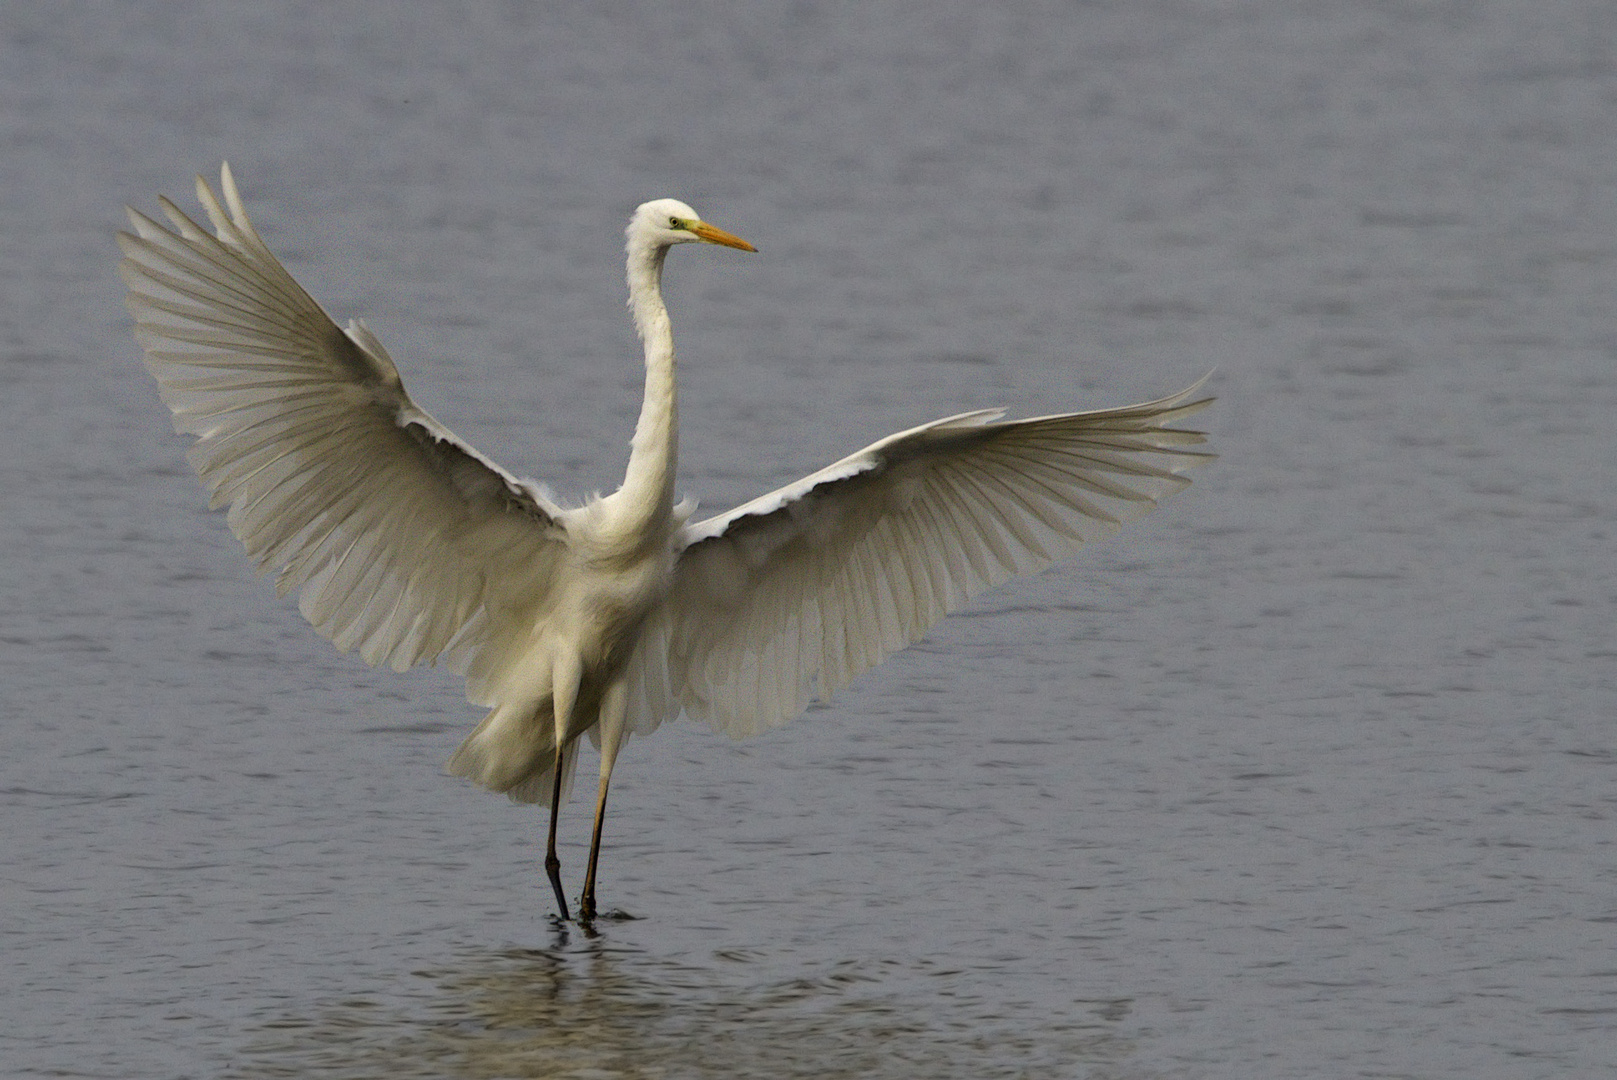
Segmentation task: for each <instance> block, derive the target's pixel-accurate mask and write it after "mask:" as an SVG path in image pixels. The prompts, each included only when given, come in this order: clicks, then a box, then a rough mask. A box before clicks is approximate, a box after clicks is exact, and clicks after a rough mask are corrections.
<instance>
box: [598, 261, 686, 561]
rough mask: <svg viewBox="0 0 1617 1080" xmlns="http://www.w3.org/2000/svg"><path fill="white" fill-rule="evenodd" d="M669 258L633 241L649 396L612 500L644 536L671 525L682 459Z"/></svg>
mask: <svg viewBox="0 0 1617 1080" xmlns="http://www.w3.org/2000/svg"><path fill="white" fill-rule="evenodd" d="M667 254H668V248H667V247H665V246H663V245H658V244H652V243H649V242H647V241H645V240H641V239H639V238H635V239H631V240H630V241H629V268H628V277H629V307H630V308H631V309H632V310H633V312H634V325H635V329H636V330H638V331H639V332H640V340H641V341H642V342H643V343H644V344H645V348H646V396H645V400H644V402H642V403H641V406H640V421H639V423H637V424H635V428H634V440H633V441H632V442H631V443H630V447H631V449H630V452H629V468H628V470H627V471H626V472H625V473H624V476H623V486H622V487H620V488H619V489H618V490H617V493H616V494H615V495H614V496H613V497H612V498H613V501H614V503H615V504H616V506H615V507H614V509H615V510H616V511H617V513H616V514H614V517H615V518H616V520H617V523H618V524H619V526H620V527H622V528H624V529H625V530H628V531H631V532H633V533H638V534H640V535H642V536H644V534H645V533H647V532H649V531H651V530H654V529H660V528H662V527H665V526H666V524H667V523H668V522H669V521H670V518H671V514H672V511H673V505H674V470H675V468H676V466H677V464H678V458H679V402H678V399H677V396H676V391H675V387H674V376H675V371H674V331H673V327H672V325H671V324H670V323H669V321H668V308H667V307H665V306H664V305H663V293H662V273H663V257H664V256H666V255H667Z"/></svg>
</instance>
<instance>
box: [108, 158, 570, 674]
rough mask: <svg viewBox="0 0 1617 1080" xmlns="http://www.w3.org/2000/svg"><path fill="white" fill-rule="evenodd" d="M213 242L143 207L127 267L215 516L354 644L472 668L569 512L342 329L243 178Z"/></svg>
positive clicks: (226, 188)
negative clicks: (257, 211) (461, 435)
mask: <svg viewBox="0 0 1617 1080" xmlns="http://www.w3.org/2000/svg"><path fill="white" fill-rule="evenodd" d="M220 180H221V185H220V187H221V191H222V193H223V201H222V202H221V200H220V198H219V196H218V195H216V194H215V193H214V191H213V189H212V188H210V187H209V186H208V184H207V183H206V182H205V181H204V180H202V178H200V177H198V179H197V197H198V199H199V200H200V201H201V203H202V205H203V208H204V210H205V211H206V212H207V216H208V220H209V222H210V223H211V224H212V226H213V228H214V232H213V233H209V232H208V231H206V230H205V229H203V228H202V227H201V226H200V225H198V224H197V223H196V222H195V221H193V220H192V219H191V218H190V217H188V216H187V215H186V214H185V213H184V212H182V211H181V210H180V209H179V208H178V207H176V206H175V205H174V204H173V203H172V202H170V201H169V200H167V199H161V200H159V202H160V205H161V207H162V210H163V214H164V216H165V217H166V218H167V219H168V225H166V226H165V225H163V224H160V223H159V222H157V221H156V220H154V219H153V218H150V217H147V216H146V215H144V214H141V213H138V212H136V211H134V210H131V211H130V212H129V220H130V224H131V226H132V228H133V232H131V233H120V234H119V243H120V245H121V246H122V248H123V251H124V255H125V258H124V261H123V263H122V264H121V265H120V268H119V269H120V273H121V274H122V276H123V278H124V280H125V282H126V283H127V284H128V286H129V298H128V303H129V309H130V311H131V312H132V313H133V314H134V316H135V322H136V335H137V337H138V338H139V340H140V342H141V343H142V345H144V346H145V349H146V366H147V368H148V369H149V370H150V371H151V373H152V375H153V376H154V377H155V378H156V379H157V382H158V386H159V389H160V390H161V392H162V396H163V400H164V401H165V402H166V403H167V404H168V406H169V408H170V409H171V410H172V412H173V414H174V426H175V429H176V430H177V431H180V432H182V433H186V434H191V435H195V436H196V437H197V442H196V445H195V446H193V447H192V448H191V451H190V454H189V457H190V460H191V463H192V465H193V466H194V467H195V468H196V471H197V474H198V475H199V476H200V477H201V478H202V481H203V483H204V485H205V486H206V487H207V488H208V490H209V492H210V496H211V505H212V506H213V507H215V508H219V507H224V506H228V507H229V514H228V516H227V521H228V522H229V525H230V528H231V530H232V531H233V532H234V533H235V534H236V536H237V537H238V538H240V540H241V542H242V544H243V545H244V546H245V547H246V548H247V551H248V553H249V554H251V555H252V556H254V558H255V559H257V560H258V563H259V566H260V568H261V569H265V570H268V569H275V570H277V571H278V572H279V578H278V581H277V587H278V588H279V589H280V591H281V592H283V593H286V592H290V591H293V590H298V589H301V591H302V593H301V597H300V602H299V608H300V610H301V611H302V612H303V614H304V616H305V617H307V618H308V620H309V621H310V622H311V623H313V624H314V626H315V627H316V629H318V630H319V631H320V632H321V633H322V634H324V635H326V636H327V637H328V638H330V639H331V640H332V642H333V643H334V644H336V645H337V646H338V647H339V648H341V649H344V650H347V649H350V648H357V649H358V650H359V652H360V655H361V656H363V657H364V658H365V660H366V661H367V662H369V663H372V664H376V663H387V664H389V665H391V666H392V667H393V668H395V669H397V670H400V671H402V670H404V669H405V668H407V667H410V666H411V665H413V664H415V663H418V662H420V661H423V660H435V659H436V658H437V657H438V656H440V655H441V654H443V653H444V652H445V650H449V649H453V655H454V659H456V661H457V662H458V663H460V664H462V665H465V664H468V663H470V662H471V660H472V659H473V658H474V657H475V655H476V652H477V647H478V643H479V642H478V637H477V631H478V629H479V627H482V626H486V625H488V622H487V620H486V619H483V618H480V615H481V614H482V613H483V612H485V611H486V610H487V609H489V608H491V607H492V608H497V609H516V608H520V607H523V606H525V605H529V604H534V603H536V602H537V601H538V600H539V599H540V598H542V596H543V595H544V594H545V592H546V591H547V590H548V589H549V587H550V585H551V583H552V582H553V580H554V575H555V573H556V569H557V564H558V559H559V557H560V555H561V552H562V550H563V548H564V542H563V538H564V531H565V525H564V522H563V520H562V517H563V512H562V510H561V509H560V508H559V507H557V506H556V505H555V504H554V503H553V502H552V501H551V500H550V499H549V497H548V496H547V495H545V493H544V492H543V490H542V489H541V488H539V487H538V485H536V484H534V483H532V482H530V481H526V480H519V479H517V478H516V477H514V476H512V475H511V474H510V473H507V472H506V471H505V470H503V469H501V468H500V467H499V466H498V465H495V464H494V463H493V462H492V461H490V460H488V459H487V458H486V457H484V456H483V455H482V454H480V453H478V452H477V451H476V450H475V449H473V448H472V447H471V446H469V445H467V444H466V443H464V442H462V441H461V440H460V439H458V438H456V437H455V435H454V434H453V433H452V432H450V431H449V429H448V428H446V427H444V426H443V425H442V424H440V423H438V421H436V420H434V419H433V418H432V417H431V416H430V415H428V414H427V413H426V412H425V411H423V410H422V409H421V408H420V407H419V406H417V405H416V404H415V402H413V401H412V400H410V397H409V395H408V394H406V393H405V391H404V386H403V384H402V382H401V380H400V378H399V373H398V369H397V368H396V367H395V366H394V364H393V361H392V358H391V357H389V356H388V354H387V350H386V349H385V348H383V346H382V344H381V342H380V341H379V340H378V339H377V338H376V336H375V335H374V334H373V333H371V331H370V330H369V328H367V327H366V326H365V325H364V324H363V323H359V322H355V323H350V324H349V326H348V328H347V329H346V330H345V329H343V328H341V327H339V326H338V325H337V324H336V323H335V322H333V321H332V320H331V318H330V317H329V316H328V315H327V314H326V313H325V312H324V311H323V310H322V309H321V308H320V306H319V304H317V303H316V302H315V301H314V299H313V298H312V297H310V296H309V294H308V293H307V292H305V291H304V290H303V288H302V287H301V286H300V285H298V283H297V282H296V281H295V280H294V279H293V278H292V276H291V274H290V273H288V272H287V270H286V268H285V267H284V266H282V265H281V263H280V262H279V261H278V260H277V259H276V258H275V256H274V255H272V254H271V253H270V251H269V248H268V247H266V246H265V244H264V242H263V240H262V238H260V237H259V235H258V232H257V230H256V229H254V227H253V225H252V222H251V221H250V220H249V219H248V217H247V213H246V210H245V209H244V208H243V206H242V201H241V196H240V194H239V192H238V191H237V189H236V184H235V181H234V180H233V178H232V177H231V175H230V168H229V166H228V165H227V166H225V167H224V169H223V170H222V171H221V174H220Z"/></svg>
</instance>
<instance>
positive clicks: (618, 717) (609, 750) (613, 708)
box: [578, 683, 628, 924]
mask: <svg viewBox="0 0 1617 1080" xmlns="http://www.w3.org/2000/svg"><path fill="white" fill-rule="evenodd" d="M627 711H628V700H627V691H626V690H625V688H624V686H623V684H622V683H614V684H613V685H611V686H609V687H607V689H606V691H605V693H603V694H602V695H601V713H600V717H601V718H600V721H599V723H600V728H599V729H598V730H599V731H600V734H601V792H600V794H599V795H598V796H596V799H595V830H594V832H592V833H591V834H590V861H589V868H588V869H587V870H585V871H584V895H583V896H582V897H580V898H579V901H578V918H579V921H580V922H582V923H586V924H587V923H591V922H594V921H595V864H596V863H597V862H598V861H600V858H601V827H602V826H603V825H605V824H606V789H607V787H608V786H609V785H610V784H611V783H612V765H613V763H615V762H616V761H617V760H618V749H619V747H621V746H622V745H623V725H624V720H625V718H626V714H627Z"/></svg>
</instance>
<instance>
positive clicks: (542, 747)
mask: <svg viewBox="0 0 1617 1080" xmlns="http://www.w3.org/2000/svg"><path fill="white" fill-rule="evenodd" d="M555 737H556V725H555V723H554V721H553V720H552V719H551V712H550V702H549V701H548V700H547V701H545V702H543V703H542V704H540V705H539V706H538V707H535V706H534V705H533V703H532V702H519V703H518V702H509V703H503V704H500V705H497V706H495V707H494V709H493V710H492V711H490V712H489V714H488V715H487V716H485V717H484V718H483V722H482V723H481V724H478V725H477V728H476V730H474V731H473V732H472V733H471V734H470V735H468V736H466V739H465V741H464V742H462V743H461V744H460V747H459V748H458V749H457V750H456V751H455V753H454V755H453V756H452V757H451V758H450V759H449V762H448V764H447V765H445V766H444V768H445V769H446V770H447V771H448V772H449V773H451V774H452V775H454V776H463V777H465V778H466V779H468V780H470V781H472V782H473V783H475V784H478V785H480V786H482V787H485V788H487V789H488V790H490V791H500V792H504V793H505V794H506V795H508V796H510V798H511V801H512V802H528V803H536V802H548V801H550V790H551V785H552V783H553V775H554V769H555V766H556V742H555ZM577 767H578V751H577V748H576V747H573V748H570V749H569V750H568V752H567V758H566V762H565V764H564V765H563V766H562V768H563V773H562V797H563V798H566V797H567V795H568V794H569V793H570V792H571V790H572V786H573V772H574V770H575V769H576V768H577Z"/></svg>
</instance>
